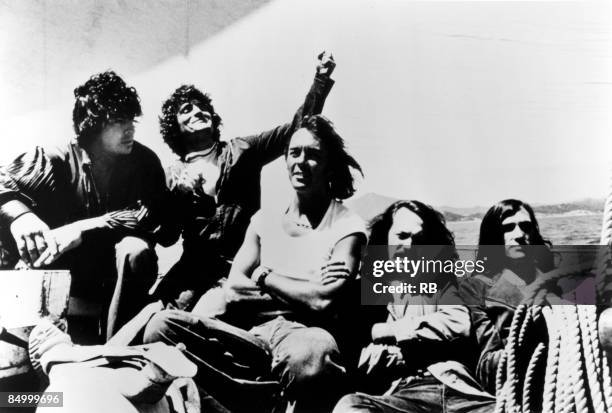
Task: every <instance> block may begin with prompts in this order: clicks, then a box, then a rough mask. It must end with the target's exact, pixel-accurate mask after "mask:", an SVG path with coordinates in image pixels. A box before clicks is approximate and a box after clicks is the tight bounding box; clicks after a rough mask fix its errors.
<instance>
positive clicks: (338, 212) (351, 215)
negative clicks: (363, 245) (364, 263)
mask: <svg viewBox="0 0 612 413" xmlns="http://www.w3.org/2000/svg"><path fill="white" fill-rule="evenodd" d="M329 226H330V228H334V229H335V230H337V231H338V232H339V233H340V234H339V235H340V236H348V235H351V234H362V235H363V236H364V237H365V238H366V239H367V238H368V230H367V225H366V222H365V221H364V220H363V218H361V217H360V216H359V215H357V214H356V213H355V212H354V211H352V210H351V209H349V208H347V207H346V206H345V205H344V204H342V203H341V202H339V201H336V200H333V201H332V205H331V214H330V222H329Z"/></svg>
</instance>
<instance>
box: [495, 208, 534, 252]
mask: <svg viewBox="0 0 612 413" xmlns="http://www.w3.org/2000/svg"><path fill="white" fill-rule="evenodd" d="M502 230H503V232H504V245H506V246H507V247H509V248H506V255H507V256H508V258H512V259H519V258H524V257H525V254H526V251H525V249H524V248H523V247H522V246H523V245H531V242H532V236H533V230H534V227H533V222H532V221H531V218H530V216H529V212H527V210H525V208H521V209H519V210H518V211H517V212H516V213H515V214H514V215H510V216H509V217H507V218H506V219H504V220H503V221H502Z"/></svg>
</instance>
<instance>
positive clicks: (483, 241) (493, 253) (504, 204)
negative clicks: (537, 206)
mask: <svg viewBox="0 0 612 413" xmlns="http://www.w3.org/2000/svg"><path fill="white" fill-rule="evenodd" d="M521 208H522V209H524V210H525V211H527V214H529V219H530V220H531V223H532V231H531V234H529V235H530V238H531V245H539V246H542V248H538V249H537V254H535V255H534V260H535V264H536V266H537V267H538V268H540V270H542V271H549V270H550V269H552V267H553V262H554V257H553V253H552V251H551V249H550V247H552V243H551V242H550V241H549V240H546V239H544V237H543V236H542V234H541V233H540V226H539V224H538V220H537V219H536V216H535V212H533V208H532V207H531V206H530V205H529V204H527V203H525V202H523V201H520V200H518V199H504V200H503V201H500V202H498V203H497V204H495V205H493V206H492V207H491V208H489V210H488V211H487V213H486V214H485V216H484V217H483V218H482V223H481V224H480V236H479V238H478V253H477V254H476V259H477V260H481V259H484V257H487V261H488V263H487V270H488V271H487V272H491V273H494V272H497V271H499V270H501V268H500V267H503V261H504V259H503V257H505V249H504V248H488V246H491V245H500V246H501V245H504V243H505V241H504V229H503V226H502V222H503V221H504V220H505V219H506V218H508V217H510V216H512V215H514V214H516V213H517V212H518V211H519V210H520V209H521ZM534 250H535V249H534Z"/></svg>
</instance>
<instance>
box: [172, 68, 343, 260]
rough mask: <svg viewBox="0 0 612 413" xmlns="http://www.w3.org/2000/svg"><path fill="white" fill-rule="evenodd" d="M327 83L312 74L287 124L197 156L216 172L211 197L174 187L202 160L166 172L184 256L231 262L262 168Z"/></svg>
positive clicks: (256, 199) (256, 202)
mask: <svg viewBox="0 0 612 413" xmlns="http://www.w3.org/2000/svg"><path fill="white" fill-rule="evenodd" d="M333 83H334V82H333V80H331V79H329V78H327V77H320V76H316V77H315V79H314V82H313V84H312V86H311V88H310V91H309V92H308V94H307V95H306V99H305V100H304V104H303V105H302V106H301V107H300V108H299V109H298V110H297V112H296V113H295V115H294V117H293V120H292V122H290V123H287V124H284V125H282V126H278V127H276V128H274V129H272V130H269V131H266V132H263V133H260V134H257V135H251V136H247V137H240V138H234V139H232V140H230V141H229V142H227V141H219V142H217V144H216V146H215V147H214V148H213V150H212V151H211V153H209V154H206V155H205V156H203V157H205V158H206V161H208V162H210V163H212V164H214V165H216V167H218V168H219V171H220V177H219V180H218V182H217V186H216V188H217V197H216V199H214V198H212V197H211V196H207V195H205V194H203V193H195V192H194V193H187V194H185V193H182V192H181V191H179V190H177V189H176V180H177V177H179V176H180V174H181V172H182V171H183V170H184V169H185V168H188V167H189V166H190V164H191V163H192V162H196V161H197V160H198V159H202V157H199V156H194V157H190V156H189V155H188V156H187V157H186V159H185V160H179V161H177V162H176V163H175V164H173V165H172V166H171V167H170V168H169V169H168V181H169V182H168V184H169V187H170V189H171V190H172V193H173V196H174V199H175V202H176V208H177V211H178V216H179V217H180V222H179V223H178V226H177V227H176V231H175V234H174V236H175V237H178V235H179V232H180V233H182V236H183V241H184V242H183V246H184V249H185V253H187V254H195V255H198V256H199V257H200V258H201V257H202V254H206V256H207V257H211V259H212V258H213V257H223V258H225V259H228V260H231V259H233V257H234V255H235V254H236V252H237V251H238V248H239V247H240V245H241V244H242V240H243V239H244V235H245V233H246V229H247V227H248V225H249V222H250V219H251V216H252V215H253V214H254V213H255V212H256V211H257V210H258V209H259V207H260V201H261V186H260V180H261V170H262V168H263V167H264V166H265V165H266V164H268V163H270V162H272V161H273V160H275V159H277V158H278V157H280V156H281V155H282V154H283V152H284V150H285V147H286V146H287V144H288V141H289V139H290V138H291V136H292V135H293V133H294V132H295V131H296V130H297V129H299V127H300V125H301V122H302V120H303V118H304V116H308V115H314V114H319V113H321V110H322V109H323V105H324V103H325V99H326V97H327V95H328V94H329V91H330V90H331V88H332V86H333Z"/></svg>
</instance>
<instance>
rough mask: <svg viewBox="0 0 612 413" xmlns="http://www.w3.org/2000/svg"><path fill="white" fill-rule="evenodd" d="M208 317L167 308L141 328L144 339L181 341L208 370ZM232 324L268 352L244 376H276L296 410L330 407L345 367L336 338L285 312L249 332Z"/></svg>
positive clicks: (341, 385)
mask: <svg viewBox="0 0 612 413" xmlns="http://www.w3.org/2000/svg"><path fill="white" fill-rule="evenodd" d="M209 320H210V319H205V318H203V317H199V316H197V315H194V314H192V313H187V312H185V311H180V310H165V311H162V312H160V313H158V314H156V315H155V316H154V317H153V318H152V319H151V321H150V322H149V324H148V325H147V327H146V328H145V333H144V341H145V343H150V342H155V341H163V342H166V343H168V344H174V345H176V344H178V343H183V344H185V345H186V347H187V354H188V355H189V356H190V358H191V359H192V360H194V361H195V362H196V363H197V364H198V368H199V371H207V370H210V365H209V362H207V359H208V361H210V357H213V356H212V354H211V353H212V351H207V349H210V348H211V340H210V337H211V332H210V327H209V326H210V324H209ZM232 328H233V329H235V330H236V332H235V333H234V334H233V335H234V336H240V335H243V336H244V337H246V339H247V340H248V336H252V337H254V340H251V341H256V342H257V341H259V342H262V343H264V344H265V346H267V347H268V350H269V352H270V354H271V360H270V362H269V366H267V367H266V368H263V369H257V368H254V370H259V371H255V372H254V371H244V372H242V373H241V375H242V376H243V377H242V378H244V377H247V378H248V379H251V380H252V379H254V378H255V377H257V376H260V377H263V378H267V379H270V378H272V379H276V380H278V382H279V383H280V387H279V390H280V395H281V397H282V400H281V402H282V403H285V404H286V403H295V411H305V412H306V411H308V412H311V411H312V412H319V411H330V410H331V408H332V407H333V405H334V404H335V403H336V401H337V400H338V398H339V397H340V395H341V394H343V393H342V392H343V390H344V388H345V387H344V386H345V379H346V377H345V376H346V372H345V369H344V368H343V367H342V366H341V365H340V364H339V363H338V359H339V357H340V354H339V350H338V346H337V344H336V341H335V340H334V338H333V337H332V335H331V334H330V333H329V332H327V331H326V330H324V329H322V328H318V327H307V326H305V325H303V324H300V323H296V322H292V321H288V320H286V319H284V318H283V317H277V318H275V319H273V320H271V321H268V322H266V323H264V324H261V325H258V326H256V327H254V328H252V329H251V330H250V331H248V332H247V331H245V330H242V329H238V328H237V327H232ZM215 340H217V341H218V342H220V345H221V346H223V345H225V344H226V343H227V340H224V339H223V337H221V336H218V339H217V338H215ZM238 357H240V355H238ZM249 363H250V364H253V361H252V360H249V361H245V362H238V364H242V365H244V364H249ZM234 370H235V371H238V370H236V369H235V368H234ZM198 375H199V374H198ZM202 379H205V378H202ZM237 379H240V377H237ZM196 383H197V384H199V385H202V386H203V387H204V390H208V389H207V388H206V387H205V386H206V384H202V381H200V382H199V383H198V380H196ZM208 385H209V386H210V385H215V383H208ZM231 396H233V398H234V399H236V398H238V399H240V396H239V395H238V393H235V392H234V393H233V394H231ZM221 397H223V396H221ZM219 401H220V402H221V403H222V404H224V405H227V403H228V401H226V400H219ZM235 401H236V400H231V401H229V402H230V403H232V402H235ZM241 401H242V402H245V403H246V405H245V406H246V407H250V408H247V410H246V411H254V409H255V410H258V409H260V407H259V405H257V404H256V403H255V402H254V400H253V399H250V400H249V399H248V397H247V398H246V399H245V400H241ZM259 411H261V410H259Z"/></svg>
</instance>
